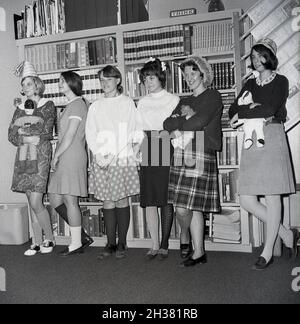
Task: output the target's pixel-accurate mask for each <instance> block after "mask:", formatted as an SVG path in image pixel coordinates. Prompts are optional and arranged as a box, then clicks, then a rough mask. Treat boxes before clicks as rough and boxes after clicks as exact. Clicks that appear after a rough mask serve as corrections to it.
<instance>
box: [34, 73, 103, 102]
mask: <svg viewBox="0 0 300 324" xmlns="http://www.w3.org/2000/svg"><path fill="white" fill-rule="evenodd" d="M98 71H99V69H88V70H79V71H76V73H77V74H79V75H80V76H81V78H82V82H83V97H85V98H86V99H87V101H88V102H90V103H92V102H94V101H96V100H98V99H99V98H100V96H101V85H100V81H99V78H98ZM40 77H41V79H42V80H43V82H44V83H45V88H46V89H45V93H44V98H46V99H49V100H52V101H53V102H54V104H55V105H56V106H64V105H66V104H67V98H66V97H65V96H64V95H63V94H62V93H60V92H59V87H58V83H59V77H60V74H59V73H51V74H41V75H40Z"/></svg>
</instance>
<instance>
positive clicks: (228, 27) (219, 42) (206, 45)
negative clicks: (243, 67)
mask: <svg viewBox="0 0 300 324" xmlns="http://www.w3.org/2000/svg"><path fill="white" fill-rule="evenodd" d="M232 45H233V33H232V23H231V21H221V22H207V23H201V24H196V25H194V26H193V37H192V47H193V52H194V53H199V54H201V55H205V54H210V53H219V52H225V51H231V50H232Z"/></svg>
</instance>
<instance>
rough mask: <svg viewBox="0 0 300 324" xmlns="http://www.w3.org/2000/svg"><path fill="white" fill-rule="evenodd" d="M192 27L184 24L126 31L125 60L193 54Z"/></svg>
mask: <svg viewBox="0 0 300 324" xmlns="http://www.w3.org/2000/svg"><path fill="white" fill-rule="evenodd" d="M190 32H191V29H190V28H184V26H183V25H174V26H169V27H160V28H152V29H147V30H141V31H139V30H137V31H132V32H126V33H124V55H125V62H126V63H130V62H133V61H138V60H145V59H147V58H149V57H151V56H152V57H161V58H163V57H166V56H184V55H188V54H191V52H190V49H191V46H190V44H188V40H189V39H191V35H190V34H189V33H190Z"/></svg>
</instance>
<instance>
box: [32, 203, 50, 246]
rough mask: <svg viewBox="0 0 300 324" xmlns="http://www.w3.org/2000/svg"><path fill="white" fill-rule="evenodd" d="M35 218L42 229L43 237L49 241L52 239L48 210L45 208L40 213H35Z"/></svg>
mask: <svg viewBox="0 0 300 324" xmlns="http://www.w3.org/2000/svg"><path fill="white" fill-rule="evenodd" d="M36 218H37V219H38V222H39V224H40V226H41V228H42V230H43V231H44V234H45V239H46V240H49V241H54V236H53V232H52V225H51V221H50V215H49V213H48V210H47V209H46V208H45V209H44V210H43V211H41V212H40V213H36Z"/></svg>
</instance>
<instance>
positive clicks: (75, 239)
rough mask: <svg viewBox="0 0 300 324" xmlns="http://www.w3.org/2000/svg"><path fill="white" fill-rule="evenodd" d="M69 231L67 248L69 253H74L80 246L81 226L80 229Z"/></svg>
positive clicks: (75, 228) (73, 228) (74, 228)
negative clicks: (69, 237) (69, 236)
mask: <svg viewBox="0 0 300 324" xmlns="http://www.w3.org/2000/svg"><path fill="white" fill-rule="evenodd" d="M70 231H71V245H70V246H69V251H70V252H72V251H75V250H77V249H79V248H80V247H81V246H82V243H81V226H80V227H70Z"/></svg>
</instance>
